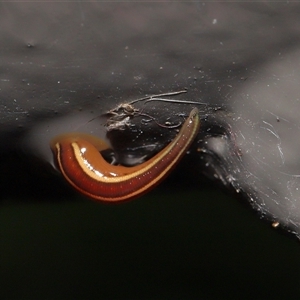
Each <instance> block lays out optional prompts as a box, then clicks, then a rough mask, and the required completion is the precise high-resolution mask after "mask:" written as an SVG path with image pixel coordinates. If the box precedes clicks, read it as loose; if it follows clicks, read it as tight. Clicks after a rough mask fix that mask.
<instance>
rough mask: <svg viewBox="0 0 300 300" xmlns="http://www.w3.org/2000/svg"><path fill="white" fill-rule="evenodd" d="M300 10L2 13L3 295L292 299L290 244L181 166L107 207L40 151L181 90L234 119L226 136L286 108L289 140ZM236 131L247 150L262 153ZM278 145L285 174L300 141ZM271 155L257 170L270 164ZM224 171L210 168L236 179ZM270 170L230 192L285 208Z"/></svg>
mask: <svg viewBox="0 0 300 300" xmlns="http://www.w3.org/2000/svg"><path fill="white" fill-rule="evenodd" d="M299 11H300V6H299V5H298V4H297V3H209V2H200V1H199V2H197V1H196V2H191V3H183V2H174V3H172V2H164V3H159V2H157V3H150V2H142V1H141V2H126V3H100V2H81V1H79V2H78V1H77V2H68V3H66V2H63V3H62V2H47V3H42V2H15V3H9V2H1V3H0V24H1V26H0V39H1V46H0V107H1V109H0V122H1V129H0V139H1V143H0V151H1V162H0V180H1V202H0V206H1V207H0V286H1V288H0V297H1V299H241V298H243V299H253V298H255V299H270V298H272V299H298V297H299V295H300V260H299V242H298V241H297V239H296V238H295V237H293V236H292V237H291V236H287V235H285V234H282V232H281V231H278V230H275V229H274V228H272V226H271V224H270V223H268V222H264V221H262V220H260V216H261V214H257V213H256V212H255V211H253V210H251V208H250V205H247V200H248V199H243V197H237V196H238V195H236V194H232V193H229V192H227V191H226V189H222V188H220V182H216V183H215V182H212V181H210V180H209V179H207V178H206V177H204V176H203V175H202V174H201V173H202V172H203V170H200V169H199V168H198V166H199V165H198V164H195V162H194V160H193V157H192V156H188V157H187V158H185V159H184V160H183V161H182V163H181V164H180V165H179V166H178V168H176V170H175V171H174V173H173V174H172V175H171V176H170V177H169V178H168V179H167V180H166V181H165V182H164V183H163V184H162V185H161V186H159V187H158V188H156V189H155V190H153V191H152V192H151V193H149V194H148V195H146V196H143V197H142V198H140V199H137V200H135V201H132V202H128V203H123V204H120V205H106V204H102V203H96V202H92V201H89V200H87V199H86V198H83V197H81V196H80V195H78V194H77V193H75V192H74V191H73V190H72V189H71V188H70V187H69V186H68V185H67V184H65V183H64V181H63V180H62V178H61V177H59V174H58V173H57V172H55V171H54V169H53V168H52V163H53V162H52V154H51V151H50V149H49V146H48V145H49V140H50V139H51V138H52V137H53V136H54V135H56V134H59V133H61V132H66V131H78V130H80V131H85V132H88V133H92V134H95V133H97V135H99V136H100V137H104V136H105V129H104V127H103V122H104V121H103V120H102V119H96V120H94V121H93V122H90V121H91V120H92V119H93V118H95V117H98V116H99V115H101V114H103V113H104V112H106V111H107V110H108V109H111V108H113V107H115V106H116V105H117V104H119V103H121V102H124V101H125V102H128V101H131V100H134V99H137V98H140V97H143V96H145V95H147V94H159V93H162V92H171V91H176V90H182V89H185V88H187V89H188V94H187V96H184V97H185V99H187V100H193V101H198V102H202V103H206V104H207V105H208V106H209V107H218V109H219V108H220V109H221V110H222V111H224V112H226V114H225V115H221V117H220V118H221V121H223V122H228V120H229V119H230V120H236V123H234V124H231V125H232V126H233V127H232V128H233V130H234V131H235V132H238V133H239V134H241V133H245V131H246V130H245V131H244V129H243V128H244V127H243V126H246V125H249V122H248V121H249V119H248V117H249V115H252V116H251V117H253V118H254V117H255V116H258V117H259V118H261V114H263V115H264V114H265V113H266V112H267V111H268V110H269V111H271V113H273V114H274V115H275V121H274V122H277V120H276V116H277V115H280V111H281V112H282V111H284V114H283V113H282V114H283V115H284V116H287V113H288V116H287V117H286V118H285V119H284V120H287V121H288V122H286V123H284V122H285V121H284V120H283V119H281V123H280V124H289V126H287V127H288V128H286V131H285V132H282V133H280V134H282V137H283V136H285V137H292V138H290V140H293V141H292V142H293V143H295V144H297V143H296V142H297V139H296V138H294V137H295V136H297V132H298V128H299V126H298V125H299V124H298V123H297V122H298V111H299V110H298V105H299V104H298V103H299V99H298V98H297V93H298V88H297V86H298V82H299V81H298V76H299V74H298V73H299V72H298V68H299V61H298V60H299V59H298V57H299V56H298V49H299V41H300V38H299V37H300V35H299V29H300V26H299ZM281 63H284V64H283V65H282V64H281ZM274 66H275V67H274ZM275 70H276V71H275ZM275 83H276V84H275ZM260 84H263V85H264V88H263V89H261V85H260ZM268 84H269V85H270V86H271V87H272V88H271V89H270V90H272V93H271V94H268V95H266V92H265V91H266V89H267V88H266V87H267V85H268ZM249 91H250V92H249ZM284 92H289V93H290V94H288V95H289V96H288V97H286V94H284ZM249 93H250V94H251V93H252V94H251V96H252V98H251V99H250V98H249V97H248V96H249ZM261 94H263V95H264V97H262V98H260V97H259V95H261ZM247 95H248V96H247ZM276 95H280V99H276ZM271 98H272V99H276V100H274V102H269V103H268V105H269V106H267V105H266V103H265V102H264V99H271ZM249 99H250V100H249ZM249 103H251V105H252V106H251V105H250V106H248V105H249ZM287 103H288V104H287ZM153 106H154V105H153ZM253 107H254V108H255V109H254V108H253ZM270 107H271V109H270ZM286 107H290V109H289V110H288V112H286V111H285V110H284V108H286ZM157 108H159V106H157ZM257 108H259V110H258V109H257ZM169 109H170V108H169ZM256 109H257V110H256ZM175 110H176V111H175V112H176V113H181V112H183V113H186V108H184V107H176V109H175ZM170 111H172V110H171V109H170V110H168V109H166V110H163V111H162V112H161V116H160V117H161V118H162V120H165V118H166V117H168V114H169V112H170ZM187 111H189V109H187ZM206 113H207V112H206V111H204V112H203V115H202V117H203V118H204V117H205V116H206ZM234 117H236V119H234ZM243 117H245V118H243ZM246 117H247V118H246ZM98 120H99V122H98ZM261 120H262V119H261ZM261 120H260V121H261ZM264 120H267V119H264ZM217 121H219V119H217ZM258 122H259V120H258V121H257V122H256V121H253V124H254V125H253V124H252V123H251V126H252V125H253V126H252V127H251V129H253V128H255V124H259V123H258ZM268 122H269V123H270V121H268ZM235 125H236V126H237V127H235ZM249 132H250V133H249V134H252V135H253V136H254V137H253V139H251V137H250V138H249V139H247V141H249V144H251V143H252V142H253V141H254V142H255V143H256V145H258V146H261V145H264V138H263V137H262V136H260V135H257V134H260V133H257V132H255V131H251V130H250V131H249ZM253 132H254V134H253ZM275 133H277V131H275ZM170 136H171V135H170ZM257 136H258V137H259V138H257V139H256V137H257ZM273 136H274V135H273ZM164 138H169V136H168V134H167V135H166V136H164ZM265 141H266V144H268V143H269V141H268V140H267V139H266V140H265ZM284 141H285V140H284V139H282V147H283V149H284V151H285V148H284V147H286V149H287V150H286V152H288V150H290V151H291V152H289V153H291V156H293V157H294V161H292V162H291V163H290V167H291V166H293V167H295V166H296V167H295V169H297V167H298V165H295V161H297V160H298V159H297V155H294V152H292V150H293V149H295V151H296V150H297V149H298V148H297V147H296V146H297V145H298V144H297V145H296V146H295V144H293V143H292V144H291V145H290V144H288V142H286V144H284ZM254 142H253V143H252V144H253V145H254ZM249 144H247V143H245V144H242V145H243V146H244V148H243V149H242V150H243V151H244V154H245V155H244V157H247V151H246V150H247V147H250V148H249V149H250V150H251V145H249ZM276 145H277V144H276ZM285 145H287V146H285ZM253 149H254V146H253V148H252V150H253ZM214 150H216V149H214ZM219 151H220V153H221V154H222V151H221V150H220V149H219ZM250 152H251V151H250ZM253 152H254V151H253ZM269 152H270V157H271V160H270V161H268V162H266V165H267V164H268V165H272V166H273V165H274V166H279V167H280V165H279V164H278V163H277V162H278V161H277V160H275V159H274V157H275V156H276V155H277V156H279V155H278V153H276V155H275V154H274V155H273V153H272V151H269ZM286 152H284V153H286ZM225 154H226V153H225ZM226 155H227V154H226ZM272 155H273V156H272ZM286 157H287V156H286ZM278 159H279V161H281V160H280V159H281V158H280V156H279V158H278ZM255 162H256V164H257V161H255ZM223 163H224V165H221V163H220V161H215V162H214V164H213V168H214V169H218V168H219V167H220V170H221V169H222V168H223V167H224V166H225V167H226V170H227V171H228V170H230V167H231V166H232V168H233V167H234V165H233V163H234V161H231V160H230V161H229V163H228V161H226V162H223ZM230 163H231V164H232V165H230ZM256 164H252V162H248V165H247V167H249V168H250V170H251V166H254V167H257V165H256ZM244 166H245V165H244ZM279 167H278V168H279ZM276 170H278V169H276ZM281 171H282V170H281ZM284 171H286V170H284ZM252 172H254V171H253V170H252ZM272 172H273V171H272V170H271V171H270V169H268V168H267V167H266V168H265V169H263V170H262V172H261V174H260V177H258V179H259V180H257V181H253V182H252V181H250V180H249V178H246V177H242V176H241V178H238V182H237V185H238V186H242V187H244V186H247V187H248V186H250V187H253V188H254V189H255V190H256V191H261V192H262V194H263V192H264V194H263V195H267V196H269V194H268V193H271V191H276V192H277V194H278V197H279V198H280V197H281V198H282V199H284V195H286V190H285V187H286V186H287V184H286V182H285V181H284V180H285V179H278V180H277V178H276V180H274V178H269V177H268V178H267V179H266V177H267V175H268V176H269V175H270V174H272ZM282 172H283V171H282ZM204 173H205V172H204ZM206 175H211V176H209V177H213V174H206ZM225 175H226V174H225ZM264 176H265V177H264ZM255 178H256V177H255ZM295 178H296V177H295ZM297 178H298V177H297ZM250 179H251V178H250ZM247 180H249V181H247ZM251 180H252V179H251ZM294 180H295V181H293V182H292V184H290V185H289V190H288V191H289V192H291V191H293V190H292V188H293V187H295V189H296V188H297V187H298V185H297V184H296V183H297V179H294ZM289 182H290V181H289ZM290 183H291V182H290ZM265 187H266V188H269V187H272V189H269V190H267V191H266V192H265V189H264V188H265ZM281 192H282V193H283V197H282V194H281ZM295 193H296V192H295ZM293 195H294V196H295V195H296V194H293ZM267 196H266V198H267ZM295 198H296V197H295ZM295 206H296V204H295ZM286 213H287V214H288V213H289V211H287V212H285V214H286ZM276 214H279V213H278V212H276ZM283 218H285V219H287V217H286V215H285V216H284V217H283Z"/></svg>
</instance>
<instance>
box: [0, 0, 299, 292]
mask: <svg viewBox="0 0 300 300" xmlns="http://www.w3.org/2000/svg"><path fill="white" fill-rule="evenodd" d="M299 11H300V6H299V4H297V3H271V4H270V3H241V4H240V3H200V2H199V3H198V2H193V3H136V2H133V3H130V2H126V3H90V2H89V3H83V2H76V3H49V2H47V3H36V2H35V3H30V2H24V3H20V2H18V3H8V2H2V3H0V24H1V26H0V36H1V41H2V42H1V47H0V122H1V129H0V139H1V141H2V142H1V148H0V151H1V154H2V159H1V169H0V171H1V182H2V183H3V187H2V189H3V190H2V198H3V199H5V201H7V197H13V196H14V198H15V196H16V195H17V196H18V197H17V198H18V201H19V202H24V201H28V200H25V199H28V198H29V199H30V201H29V202H31V201H32V200H33V198H35V201H36V200H38V201H40V202H43V201H46V198H47V197H46V196H52V197H50V201H49V200H47V201H49V202H50V203H51V202H54V201H57V199H58V198H59V195H66V197H65V198H64V199H73V197H74V196H73V194H72V192H70V190H68V187H66V186H65V185H64V184H63V183H62V182H61V181H60V179H59V178H57V176H56V174H55V171H54V170H53V169H52V167H51V165H52V154H51V151H50V148H49V141H50V139H51V138H52V137H53V136H55V135H57V134H60V133H63V132H72V131H81V132H87V133H91V134H95V135H97V136H99V137H105V135H106V128H105V126H104V124H105V123H106V121H107V119H106V118H105V117H104V116H103V114H105V113H106V112H107V111H108V110H111V109H113V108H114V107H116V106H117V105H119V104H120V103H127V102H130V101H133V100H135V99H138V98H141V97H144V96H146V95H153V94H161V93H168V92H174V91H179V90H183V89H186V90H187V93H186V94H182V95H178V96H175V97H174V99H181V100H186V101H196V102H199V103H204V104H205V105H202V104H201V105H199V106H198V108H199V110H200V117H201V122H202V127H201V131H200V133H199V135H198V137H197V140H196V142H195V144H194V146H193V148H192V150H191V155H190V158H187V160H186V163H187V166H186V165H185V166H184V171H185V172H186V173H190V174H192V176H191V177H189V176H190V175H189V176H186V177H187V180H186V181H180V180H181V179H179V181H174V182H176V185H178V186H181V187H182V189H183V190H184V187H185V186H186V184H187V183H188V182H189V181H190V180H192V178H193V180H195V178H196V179H198V178H199V181H197V180H195V182H194V181H192V182H193V185H192V186H193V188H196V189H198V188H200V189H201V184H198V183H196V182H200V178H201V176H203V175H205V176H206V177H207V178H209V179H211V180H212V181H213V182H215V183H217V184H218V185H219V186H221V187H223V188H225V189H227V190H229V191H230V192H231V193H232V194H233V195H234V197H236V196H237V197H238V198H239V199H243V200H244V202H247V203H250V205H251V206H252V207H253V208H254V210H255V211H256V212H258V216H260V217H262V218H263V219H267V220H269V221H271V222H273V224H275V225H276V224H279V226H278V227H279V228H285V229H287V230H288V231H290V232H292V233H293V234H294V235H299V233H300V201H299V177H300V165H299V159H298V153H299V142H298V139H297V136H298V131H299V128H300V122H299V117H298V115H299V108H300V107H299V105H300V98H299V65H300V61H299V46H300V34H299V31H300V24H299V17H298V16H299ZM193 106H195V105H194V104H178V103H177V104H175V103H167V102H161V101H155V102H149V103H146V104H144V103H137V104H135V107H136V108H138V109H140V110H142V111H143V112H144V113H146V114H149V115H150V116H152V117H154V118H155V120H156V121H157V122H158V123H160V124H166V122H167V123H168V124H169V123H170V124H172V125H174V124H180V122H182V120H183V116H187V115H188V113H189V112H190V110H191V108H192V107H193ZM157 122H154V121H153V119H151V118H147V117H145V116H143V117H135V118H133V119H130V123H129V124H130V126H128V127H127V128H126V130H125V131H119V132H118V131H115V132H112V133H110V136H109V138H110V141H111V143H112V144H113V146H114V148H115V151H116V153H117V154H116V155H117V157H118V159H119V160H120V162H125V163H129V164H131V163H134V161H135V159H137V160H138V159H140V158H141V157H144V156H145V155H150V154H153V152H156V151H158V150H159V149H161V147H163V146H164V145H165V144H166V142H168V141H169V140H171V139H172V138H173V137H174V135H175V134H176V129H166V128H162V127H161V126H158V125H157ZM124 137H125V138H124ZM197 149H198V152H197V151H196V150H197ZM199 149H200V151H199ZM181 167H182V166H181ZM177 172H178V173H179V172H180V171H177ZM173 179H174V180H175V177H174V178H173ZM169 183H170V182H169ZM194 183H195V184H194ZM172 185H173V186H174V183H170V185H169V188H172ZM16 186H18V189H16V188H15V187H16ZM197 193H198V194H199V191H197ZM219 197H222V196H221V194H220V195H219ZM48 199H49V198H48ZM11 201H13V200H12V199H11ZM14 201H15V200H14ZM14 201H13V202H14ZM59 201H61V200H59ZM162 201H164V200H163V199H162ZM224 201H228V199H226V200H224ZM234 201H235V200H234ZM8 202H9V201H8ZM177 216H178V215H177ZM253 218H254V219H255V217H253ZM239 222H242V221H241V220H239ZM223 224H224V223H223ZM261 224H262V225H261V226H262V228H263V226H264V224H263V222H262V223H261ZM275 225H274V226H275ZM61 226H63V225H61ZM197 226H201V224H197ZM211 226H212V225H210V226H208V227H211ZM270 227H271V226H270ZM270 232H271V230H270ZM6 234H9V233H8V232H6ZM270 234H273V232H272V233H270ZM258 239H260V238H258ZM262 239H263V238H262ZM265 239H268V238H266V237H265ZM275 239H276V238H275ZM278 239H281V236H280V235H278ZM144 242H145V241H144ZM285 242H286V240H285V239H284V238H283V240H280V241H279V240H278V243H279V245H280V247H283V244H284V243H285ZM261 243H262V244H263V243H264V241H263V240H262V241H261ZM275 243H276V242H275ZM163 245H165V244H163ZM280 247H279V248H280ZM292 247H293V246H292ZM270 249H272V246H270V248H269V250H268V252H269V251H272V250H270ZM178 255H179V253H178ZM204 255H205V254H204ZM277 255H279V256H280V254H279V253H277ZM283 255H284V254H283ZM179 256H180V255H179ZM241 259H242V258H241ZM281 262H282V263H284V262H283V261H282V260H281ZM293 264H294V265H295V261H294V262H293ZM197 266H198V267H199V266H200V265H197ZM295 268H296V269H297V267H295ZM175 269H177V268H175ZM169 270H171V269H169ZM297 270H298V269H297ZM255 271H257V270H254V273H255ZM157 272H158V271H157ZM154 273H155V272H154ZM223 274H224V273H223ZM260 274H262V273H260ZM296 274H298V273H297V272H296V271H295V273H294V275H295V276H297V275H296ZM224 276H225V275H224ZM220 278H222V276H221V277H220ZM294 278H295V277H294ZM296 278H297V277H296ZM257 285H259V281H258V283H257ZM279 288H280V287H279ZM282 288H283V287H282ZM293 291H294V292H295V293H296V292H299V291H297V289H295V290H293ZM183 295H186V294H183ZM207 295H212V294H209V293H208V294H207ZM274 295H276V293H275V294H274ZM152 296H153V295H152ZM197 296H198V294H197ZM197 296H196V297H197ZM217 296H220V295H217Z"/></svg>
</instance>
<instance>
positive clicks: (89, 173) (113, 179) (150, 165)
mask: <svg viewBox="0 0 300 300" xmlns="http://www.w3.org/2000/svg"><path fill="white" fill-rule="evenodd" d="M193 111H194V110H193ZM197 111H198V110H197ZM194 114H195V112H194V113H193V114H192V113H191V115H190V116H189V118H188V120H187V121H186V123H185V124H184V125H183V127H187V126H188V125H189V124H188V122H191V119H193V118H196V120H194V122H195V124H192V129H191V131H192V132H191V133H190V135H189V136H188V138H187V141H186V142H185V145H189V144H190V142H191V140H192V139H194V137H195V134H196V131H197V128H198V124H199V119H198V117H197V116H195V115H194ZM185 129H186V128H182V130H181V131H180V132H179V133H178V135H177V136H176V137H175V139H174V140H173V141H172V142H171V143H170V144H169V145H168V146H167V147H165V148H164V149H163V150H162V151H161V152H159V153H158V154H157V155H156V156H154V157H153V158H152V160H153V161H151V159H150V160H149V161H147V162H145V163H143V164H141V165H139V166H138V167H140V168H139V169H138V170H137V171H135V172H133V173H130V174H127V175H122V176H117V177H107V176H103V177H100V176H98V175H97V174H96V173H95V172H94V171H93V170H91V169H89V168H88V167H87V165H86V163H85V160H84V159H83V157H82V154H81V150H80V147H79V146H78V144H77V143H76V142H73V143H72V149H73V151H74V155H75V157H76V161H77V163H78V164H79V166H80V168H81V169H82V171H83V172H84V173H86V175H87V176H89V177H91V178H93V179H94V180H95V181H98V182H103V183H120V182H123V181H129V180H130V179H132V178H135V177H138V176H140V175H142V174H144V173H146V172H148V171H149V170H151V169H152V168H154V167H155V166H156V165H158V164H159V163H161V161H162V160H163V159H164V158H165V157H166V156H168V155H169V152H170V151H172V149H173V148H174V147H175V146H176V144H177V143H178V141H180V140H181V139H182V138H183V136H184V135H185ZM186 148H187V147H182V149H181V150H180V151H179V152H178V153H177V155H176V157H175V158H174V159H173V160H172V161H171V163H169V164H168V165H167V166H166V168H165V169H163V170H162V172H161V173H160V174H159V175H158V176H157V177H155V178H153V180H152V181H151V182H150V183H149V184H147V186H149V185H152V184H153V182H157V181H158V180H160V179H161V178H162V177H163V176H164V175H165V174H166V173H167V172H168V171H169V170H170V169H171V168H172V167H173V165H174V164H176V163H177V159H178V158H179V157H181V155H182V154H183V152H185V151H186V150H187V149H186ZM99 155H101V154H99ZM99 159H101V160H103V163H105V164H107V165H109V166H110V164H109V163H107V162H106V161H105V160H104V159H103V158H102V157H99ZM143 165H144V166H143ZM91 167H92V166H91ZM128 169H130V167H129V168H128ZM95 171H97V170H95Z"/></svg>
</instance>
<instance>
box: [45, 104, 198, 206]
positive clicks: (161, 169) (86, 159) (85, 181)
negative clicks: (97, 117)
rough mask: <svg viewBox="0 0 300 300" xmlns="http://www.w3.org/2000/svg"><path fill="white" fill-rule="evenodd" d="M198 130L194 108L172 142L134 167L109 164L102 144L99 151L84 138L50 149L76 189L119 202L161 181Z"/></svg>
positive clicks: (54, 143)
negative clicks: (102, 149) (101, 149)
mask: <svg viewBox="0 0 300 300" xmlns="http://www.w3.org/2000/svg"><path fill="white" fill-rule="evenodd" d="M199 128H200V118H199V114H198V109H197V108H194V109H193V110H192V111H191V113H190V115H189V117H188V118H187V119H186V121H185V122H184V124H183V126H182V127H181V129H180V131H179V133H178V134H177V136H176V137H175V138H174V140H173V141H172V142H170V143H169V144H168V145H167V146H166V147H165V148H164V149H162V150H161V151H160V152H159V153H157V154H156V155H155V156H154V157H152V158H151V159H149V160H148V161H146V162H144V163H142V164H140V165H137V166H134V167H124V166H114V165H111V164H109V163H108V162H106V161H105V160H104V158H103V157H102V155H101V154H100V153H99V148H101V147H102V144H101V143H100V144H99V143H98V144H99V145H98V146H97V148H96V147H95V146H94V144H93V140H92V139H89V140H86V139H85V138H84V136H82V135H78V136H74V137H68V136H65V137H62V138H61V137H58V138H55V139H54V140H53V141H52V142H51V147H52V151H53V153H54V157H55V159H56V162H57V165H58V167H59V169H60V171H61V172H62V174H63V176H64V177H65V179H66V180H67V181H68V182H69V183H70V184H71V185H72V186H73V187H74V188H75V189H77V190H78V191H79V192H81V193H82V194H84V195H86V196H88V197H90V198H92V199H94V200H101V201H106V202H119V201H124V200H129V199H133V198H136V197H139V196H141V195H143V194H144V193H146V192H148V191H149V190H150V189H152V188H153V187H155V186H156V185H157V184H158V183H159V182H161V181H162V180H163V178H165V177H166V176H167V175H168V174H169V173H170V172H171V170H172V169H173V168H174V167H175V165H176V164H177V163H178V162H179V160H180V159H181V158H182V157H183V156H184V155H185V153H186V151H187V150H188V148H189V147H190V145H191V144H192V142H193V140H194V139H195V137H196V135H197V133H198V131H199Z"/></svg>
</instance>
